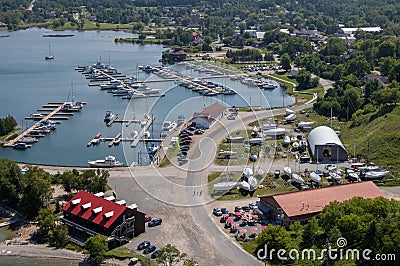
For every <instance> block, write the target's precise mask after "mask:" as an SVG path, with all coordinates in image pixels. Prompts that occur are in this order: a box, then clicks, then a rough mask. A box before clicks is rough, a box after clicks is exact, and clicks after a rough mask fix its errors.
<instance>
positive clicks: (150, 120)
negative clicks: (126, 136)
mask: <svg viewBox="0 0 400 266" xmlns="http://www.w3.org/2000/svg"><path fill="white" fill-rule="evenodd" d="M154 119H156V118H155V116H154V115H152V116H150V117H149V119H147V121H146V124H145V125H144V127H143V128H142V130H140V132H139V134H138V135H137V136H136V138H135V139H134V140H133V141H132V143H131V148H135V147H136V146H137V145H138V143H139V141H140V140H141V139H142V137H143V135H144V132H146V131H147V129H148V128H149V127H150V126H151V124H153V122H154Z"/></svg>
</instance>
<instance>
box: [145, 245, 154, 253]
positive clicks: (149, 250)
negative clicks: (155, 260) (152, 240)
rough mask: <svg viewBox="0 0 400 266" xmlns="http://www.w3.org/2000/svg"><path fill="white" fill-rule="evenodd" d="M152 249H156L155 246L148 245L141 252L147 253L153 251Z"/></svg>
mask: <svg viewBox="0 0 400 266" xmlns="http://www.w3.org/2000/svg"><path fill="white" fill-rule="evenodd" d="M154 250H156V246H154V245H151V246H148V247H147V248H146V249H145V250H143V254H149V253H151V252H153V251H154Z"/></svg>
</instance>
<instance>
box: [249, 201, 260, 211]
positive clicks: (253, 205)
mask: <svg viewBox="0 0 400 266" xmlns="http://www.w3.org/2000/svg"><path fill="white" fill-rule="evenodd" d="M249 208H250V209H252V210H254V209H257V208H258V206H257V205H256V204H255V203H249Z"/></svg>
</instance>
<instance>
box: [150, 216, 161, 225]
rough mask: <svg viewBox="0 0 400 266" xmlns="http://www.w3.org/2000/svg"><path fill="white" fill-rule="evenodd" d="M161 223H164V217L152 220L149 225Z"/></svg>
mask: <svg viewBox="0 0 400 266" xmlns="http://www.w3.org/2000/svg"><path fill="white" fill-rule="evenodd" d="M161 223H162V219H161V218H154V219H153V220H151V221H150V222H149V223H148V226H149V227H153V226H157V225H160V224H161Z"/></svg>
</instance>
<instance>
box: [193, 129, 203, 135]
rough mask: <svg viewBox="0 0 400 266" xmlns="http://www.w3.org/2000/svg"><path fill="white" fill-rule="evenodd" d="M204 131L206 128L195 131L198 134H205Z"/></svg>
mask: <svg viewBox="0 0 400 266" xmlns="http://www.w3.org/2000/svg"><path fill="white" fill-rule="evenodd" d="M203 133H204V129H196V130H195V131H194V134H196V135H201V134H203Z"/></svg>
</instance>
